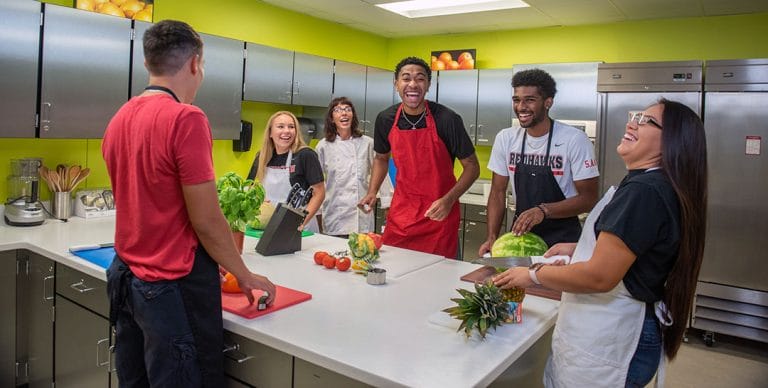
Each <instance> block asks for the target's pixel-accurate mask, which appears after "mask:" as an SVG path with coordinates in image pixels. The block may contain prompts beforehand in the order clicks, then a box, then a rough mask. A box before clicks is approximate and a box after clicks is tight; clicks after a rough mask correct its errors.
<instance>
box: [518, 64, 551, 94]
mask: <svg viewBox="0 0 768 388" xmlns="http://www.w3.org/2000/svg"><path fill="white" fill-rule="evenodd" d="M555 85H556V84H555V80H554V79H553V78H552V76H551V75H549V73H547V72H546V71H544V70H541V69H530V70H523V71H518V72H517V73H515V75H514V76H512V87H513V88H516V87H518V86H537V87H538V88H539V93H541V95H542V96H543V97H544V98H545V99H546V98H549V97H552V98H554V97H555V94H556V93H557V88H556V87H555Z"/></svg>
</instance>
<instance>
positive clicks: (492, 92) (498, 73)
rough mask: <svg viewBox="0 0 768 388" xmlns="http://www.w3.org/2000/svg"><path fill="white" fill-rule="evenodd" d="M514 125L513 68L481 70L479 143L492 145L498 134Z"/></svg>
mask: <svg viewBox="0 0 768 388" xmlns="http://www.w3.org/2000/svg"><path fill="white" fill-rule="evenodd" d="M510 126H512V69H490V70H479V73H478V83H477V141H476V144H477V145H483V146H490V145H493V140H494V139H495V138H496V134H497V133H499V131H501V130H502V129H504V128H508V127H510Z"/></svg>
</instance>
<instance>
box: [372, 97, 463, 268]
mask: <svg viewBox="0 0 768 388" xmlns="http://www.w3.org/2000/svg"><path fill="white" fill-rule="evenodd" d="M425 108H426V110H427V114H426V120H427V127H426V128H419V129H406V130H402V129H400V128H398V127H397V121H398V119H399V118H400V115H401V114H402V109H403V106H402V104H401V105H400V107H398V108H397V113H395V122H394V123H393V124H392V129H391V130H390V131H389V138H388V139H389V144H390V145H391V149H392V158H393V159H394V162H395V166H396V167H397V176H396V178H395V193H394V196H393V197H392V205H391V206H390V208H389V214H388V215H387V224H386V228H385V229H384V236H383V241H384V244H386V245H392V246H396V247H400V248H406V249H413V250H416V251H420V252H426V253H434V254H437V255H441V256H443V257H449V258H455V257H456V251H457V248H458V240H459V234H458V233H459V220H460V214H459V204H458V202H456V203H454V204H453V207H452V209H451V212H450V213H449V214H448V216H447V217H446V218H445V219H444V220H442V221H433V220H430V219H429V218H427V217H424V213H426V212H427V209H429V207H430V206H431V205H432V202H434V201H436V200H437V199H438V198H440V197H442V196H443V195H445V194H446V193H447V192H448V191H450V190H451V189H452V188H453V186H454V185H456V177H455V176H454V175H453V160H452V158H451V155H450V154H449V153H448V149H447V148H446V147H445V143H443V141H442V140H441V139H440V137H438V136H437V127H436V126H435V120H434V118H433V117H432V112H430V111H429V104H428V103H427V106H426V107H425Z"/></svg>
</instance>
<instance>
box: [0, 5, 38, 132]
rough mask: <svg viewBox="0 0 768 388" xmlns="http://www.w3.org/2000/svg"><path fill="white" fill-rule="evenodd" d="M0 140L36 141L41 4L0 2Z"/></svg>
mask: <svg viewBox="0 0 768 388" xmlns="http://www.w3.org/2000/svg"><path fill="white" fill-rule="evenodd" d="M0 14H2V18H0V36H2V37H3V38H2V39H0V69H2V71H0V85H3V87H2V88H0V99H2V101H3V103H2V104H0V117H2V118H3V119H2V120H0V137H35V115H36V111H37V108H36V106H35V105H36V104H37V66H38V58H39V50H40V3H38V2H36V1H29V0H4V1H2V2H0Z"/></svg>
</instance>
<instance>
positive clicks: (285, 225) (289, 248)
mask: <svg viewBox="0 0 768 388" xmlns="http://www.w3.org/2000/svg"><path fill="white" fill-rule="evenodd" d="M306 215H307V212H305V211H304V210H300V209H294V208H292V207H290V206H287V205H286V204H284V203H279V204H277V209H275V212H274V214H272V218H270V220H269V223H267V227H266V228H265V229H264V234H262V236H261V238H260V239H259V242H258V243H257V244H256V252H258V253H260V254H261V255H263V256H274V255H283V254H286V253H293V252H296V251H300V250H301V232H300V231H299V226H300V225H301V224H302V223H303V222H304V217H306Z"/></svg>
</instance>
